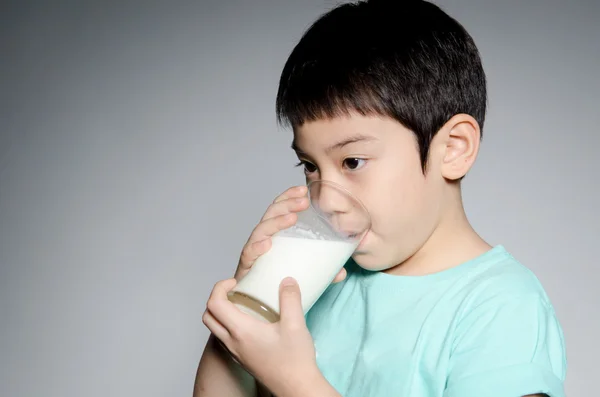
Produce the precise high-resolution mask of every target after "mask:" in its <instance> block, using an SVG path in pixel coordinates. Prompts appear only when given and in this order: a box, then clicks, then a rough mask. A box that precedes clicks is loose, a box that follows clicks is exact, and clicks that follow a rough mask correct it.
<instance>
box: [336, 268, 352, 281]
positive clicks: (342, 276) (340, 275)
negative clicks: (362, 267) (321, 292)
mask: <svg viewBox="0 0 600 397" xmlns="http://www.w3.org/2000/svg"><path fill="white" fill-rule="evenodd" d="M347 275H348V272H347V271H346V269H345V268H342V270H340V272H339V273H338V274H337V276H335V278H334V279H333V282H334V283H339V282H340V281H344V280H345V279H346V276H347Z"/></svg>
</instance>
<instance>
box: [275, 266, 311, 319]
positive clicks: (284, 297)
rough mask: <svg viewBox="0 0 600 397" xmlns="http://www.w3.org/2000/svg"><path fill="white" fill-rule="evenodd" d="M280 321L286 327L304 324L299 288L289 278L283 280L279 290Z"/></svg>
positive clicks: (294, 281)
mask: <svg viewBox="0 0 600 397" xmlns="http://www.w3.org/2000/svg"><path fill="white" fill-rule="evenodd" d="M279 308H280V314H279V317H280V321H281V323H282V324H283V325H285V326H286V327H292V328H295V327H298V326H302V325H303V324H305V320H304V310H303V309H302V298H301V294H300V287H299V286H298V283H297V282H296V280H294V279H293V278H291V277H287V278H285V279H284V280H283V281H282V282H281V285H280V288H279Z"/></svg>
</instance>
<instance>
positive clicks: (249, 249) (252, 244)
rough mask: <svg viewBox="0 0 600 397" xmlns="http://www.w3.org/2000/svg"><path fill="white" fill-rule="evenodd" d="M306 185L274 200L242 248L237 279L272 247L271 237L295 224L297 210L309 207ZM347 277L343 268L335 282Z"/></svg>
mask: <svg viewBox="0 0 600 397" xmlns="http://www.w3.org/2000/svg"><path fill="white" fill-rule="evenodd" d="M307 192H308V189H307V187H306V186H296V187H292V188H290V189H288V190H286V191H285V192H283V194H281V195H280V196H279V197H277V198H276V199H275V201H273V204H271V205H270V206H269V208H268V209H267V211H266V212H265V214H264V216H263V217H262V219H261V221H260V223H259V224H258V225H257V226H256V227H255V228H254V230H253V231H252V233H251V234H250V238H248V241H247V242H246V245H244V248H243V249H242V254H241V256H240V261H239V263H238V267H237V270H236V272H235V276H234V277H235V279H236V280H237V281H240V280H241V279H242V277H244V276H245V275H246V273H248V271H249V270H250V268H251V267H252V265H253V264H254V262H255V261H256V259H257V258H258V257H259V256H261V255H262V254H264V253H265V252H267V251H268V250H269V249H270V248H271V237H272V236H273V235H274V234H275V233H277V232H278V231H280V230H283V229H287V228H288V227H290V226H293V225H294V224H295V223H296V221H297V220H298V216H297V215H296V212H300V211H304V210H305V209H307V208H308V205H309V201H308V197H307V196H306V193H307ZM344 278H346V269H344V268H342V270H340V272H339V273H338V274H337V276H336V277H335V279H334V280H333V282H334V283H336V282H340V281H342V280H344Z"/></svg>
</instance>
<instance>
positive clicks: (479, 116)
mask: <svg viewBox="0 0 600 397" xmlns="http://www.w3.org/2000/svg"><path fill="white" fill-rule="evenodd" d="M485 109H486V81H485V74H484V72H483V68H482V65H481V61H480V57H479V54H478V51H477V48H476V46H475V44H474V42H473V40H472V38H471V37H470V36H469V34H468V33H467V32H466V31H465V30H464V29H463V27H462V26H461V25H460V24H459V23H458V22H457V21H455V20H454V19H452V18H451V17H449V16H448V15H447V14H445V13H444V12H443V11H441V10H440V9H439V8H438V7H437V6H435V5H433V4H431V3H428V2H425V1H419V0H405V1H400V0H398V1H393V0H389V1H384V0H380V1H375V0H370V1H363V2H359V3H354V4H345V5H341V6H339V7H337V8H335V9H333V10H332V11H330V12H329V13H327V14H325V15H323V16H322V17H321V18H320V19H319V20H318V21H317V22H316V23H315V24H314V25H313V26H312V27H311V28H310V29H309V30H308V31H307V32H306V33H305V35H304V36H303V37H302V39H301V41H300V42H299V43H298V45H297V46H296V47H295V49H294V51H293V52H292V54H291V55H290V57H289V59H288V61H287V63H286V65H285V67H284V70H283V73H282V76H281V80H280V87H279V92H278V95H277V113H278V116H279V118H280V120H281V121H284V122H287V123H289V124H290V125H291V127H292V128H293V131H294V141H293V145H292V146H293V148H294V150H295V151H296V153H297V155H298V158H299V161H300V165H301V166H302V167H303V168H304V172H305V174H306V179H307V181H311V180H314V179H326V180H331V181H333V182H336V183H338V184H341V185H343V186H345V187H346V188H347V189H348V190H350V191H351V192H352V193H354V194H355V195H356V196H357V197H358V198H359V199H360V200H361V201H362V202H363V203H364V204H365V206H366V207H367V209H368V210H369V212H370V214H371V218H372V227H371V230H370V231H369V232H368V234H367V235H366V237H365V238H364V240H363V241H362V242H361V245H360V246H359V248H358V250H357V252H356V253H355V255H354V256H353V260H352V261H350V262H349V263H348V264H347V266H346V269H344V270H343V271H342V272H340V274H339V275H338V277H337V278H336V281H337V283H334V284H332V285H331V286H330V287H329V288H328V290H327V291H326V292H325V293H324V294H323V296H322V297H321V298H320V299H319V301H318V302H317V303H316V304H315V305H314V306H313V308H312V309H311V310H310V311H309V313H308V314H307V316H306V318H305V317H304V316H303V313H302V309H301V306H300V303H299V302H300V300H299V295H300V291H299V289H298V286H297V285H296V284H295V282H294V280H289V279H286V280H284V281H283V282H282V286H281V295H280V299H281V320H280V321H279V322H278V323H275V324H263V323H260V322H259V321H257V320H254V319H252V318H250V317H249V316H247V315H245V314H243V313H241V312H239V311H238V310H237V309H236V308H235V307H234V306H233V305H232V304H231V303H229V302H228V300H227V292H228V291H229V290H230V289H231V288H233V286H234V285H235V280H239V279H240V278H241V277H243V275H244V274H245V273H246V272H247V271H248V269H249V268H250V267H251V266H252V263H253V261H254V260H255V259H256V258H257V257H258V256H259V255H261V254H262V253H264V252H266V251H267V250H268V248H269V246H270V239H269V237H270V236H272V235H273V234H274V233H275V232H276V231H278V230H280V229H282V228H286V227H288V226H290V225H292V224H293V223H294V222H295V220H296V218H295V212H298V211H300V210H302V209H304V208H306V206H307V205H308V203H307V200H306V198H305V197H304V196H305V194H306V188H305V187H296V188H293V189H290V190H288V191H287V192H285V193H284V194H283V195H282V196H280V197H279V198H277V199H276V200H275V202H274V203H273V204H272V205H271V206H270V207H269V209H268V210H267V212H266V214H265V216H264V218H263V220H262V221H261V223H260V224H259V225H258V226H257V227H256V228H255V230H254V232H253V233H252V235H251V236H250V238H249V240H248V243H247V244H246V246H245V247H244V250H243V251H242V256H241V259H240V264H239V266H238V270H237V272H236V275H235V280H234V279H232V280H225V281H222V282H220V283H217V285H216V286H215V288H214V290H213V292H212V294H211V297H210V298H209V301H208V304H207V311H206V312H205V314H204V316H203V321H204V323H205V324H206V325H207V327H208V328H209V329H210V330H211V332H212V335H211V338H210V340H209V344H208V345H207V347H206V350H205V352H204V354H203V357H202V360H201V362H200V365H199V368H198V374H197V379H196V387H195V395H196V396H207V397H210V396H231V397H234V396H254V395H257V393H262V392H261V391H260V390H258V389H261V388H263V385H264V388H265V389H266V390H269V391H270V392H271V393H273V394H274V395H276V396H279V397H295V396H302V397H310V396H319V397H323V396H345V397H368V396H373V397H389V396H407V397H442V396H443V397H471V396H473V397H474V396H486V397H496V396H497V397H520V396H551V397H564V391H563V382H564V378H565V370H566V360H565V349H564V342H563V335H562V331H561V327H560V325H559V323H558V321H557V318H556V315H555V313H554V311H553V308H552V305H551V304H550V302H549V300H548V297H547V296H546V294H545V293H544V290H543V288H542V287H541V286H540V284H539V282H538V281H537V279H536V278H535V276H534V275H533V274H532V273H531V272H530V271H528V270H527V269H526V268H525V267H523V266H522V265H521V264H519V263H518V262H517V261H516V260H515V259H514V258H513V257H512V256H510V254H509V253H507V252H506V250H505V249H504V248H503V247H502V246H495V247H491V246H490V245H488V244H487V243H486V242H485V241H484V240H483V239H482V238H481V237H480V236H478V234H477V233H476V232H475V231H474V230H473V228H472V227H471V226H470V224H469V222H468V220H467V217H466V215H465V212H464V209H463V205H462V200H461V188H460V183H461V179H462V178H463V177H464V176H465V174H466V173H467V172H468V171H469V169H470V168H471V166H472V165H473V163H474V161H475V158H476V157H477V154H478V150H479V142H480V137H481V129H482V127H483V123H484V115H485ZM342 280H343V281H342ZM340 281H341V282H340ZM216 341H220V342H221V343H222V344H223V345H224V346H225V348H226V349H227V350H229V351H230V352H231V354H232V355H233V356H234V357H235V358H236V359H237V361H238V362H239V363H241V365H243V368H245V369H243V368H242V366H240V365H238V364H236V363H235V362H234V361H232V360H231V359H230V358H229V355H228V354H227V353H225V352H226V350H225V348H222V347H220V343H218V342H216ZM250 374H252V375H250ZM259 386H260V387H259Z"/></svg>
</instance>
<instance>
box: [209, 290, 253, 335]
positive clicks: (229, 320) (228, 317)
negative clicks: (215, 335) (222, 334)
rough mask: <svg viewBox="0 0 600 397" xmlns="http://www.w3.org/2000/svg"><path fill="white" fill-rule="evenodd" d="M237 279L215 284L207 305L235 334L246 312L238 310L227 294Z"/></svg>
mask: <svg viewBox="0 0 600 397" xmlns="http://www.w3.org/2000/svg"><path fill="white" fill-rule="evenodd" d="M235 285H236V281H235V279H228V280H223V281H220V282H218V283H217V284H215V287H214V288H213V291H212V293H211V295H210V298H209V299H208V302H207V304H206V307H207V309H208V311H209V312H210V314H211V315H212V316H213V317H214V318H215V319H216V320H217V321H218V322H219V323H220V324H222V325H223V327H224V328H225V329H226V330H227V332H229V335H233V334H234V333H235V331H236V330H237V329H238V328H240V327H241V326H243V324H242V323H243V322H244V321H245V317H244V316H245V314H244V313H242V312H241V311H240V310H238V309H237V308H236V307H235V305H234V304H233V303H231V301H230V300H229V298H228V297H227V294H228V293H229V292H230V291H231V290H232V289H233V287H235Z"/></svg>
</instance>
